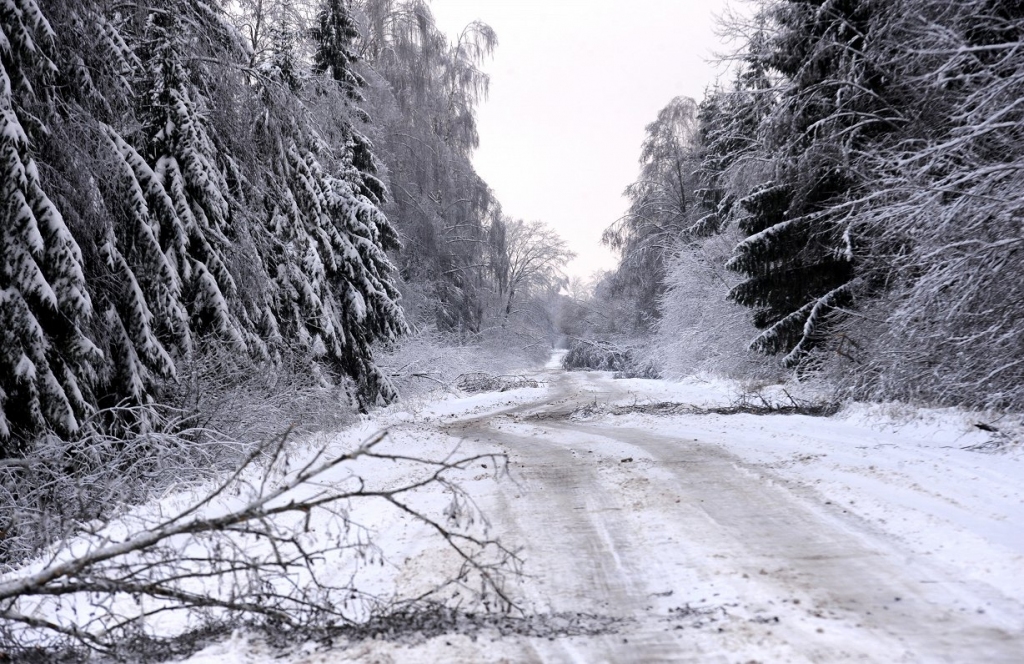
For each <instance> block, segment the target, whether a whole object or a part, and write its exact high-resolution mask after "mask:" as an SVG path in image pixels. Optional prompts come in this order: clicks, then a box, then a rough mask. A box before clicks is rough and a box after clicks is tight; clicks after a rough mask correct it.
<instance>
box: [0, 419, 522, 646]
mask: <svg viewBox="0 0 1024 664" xmlns="http://www.w3.org/2000/svg"><path fill="white" fill-rule="evenodd" d="M386 438H387V434H386V432H380V433H377V434H375V435H374V436H371V437H370V438H368V439H367V440H365V441H364V442H363V443H361V444H360V445H358V446H357V447H356V448H355V449H352V450H350V451H345V452H343V453H341V454H337V455H333V456H332V455H331V454H330V452H331V449H330V448H329V447H327V446H323V447H320V448H318V449H316V450H315V451H314V452H313V453H312V454H311V455H310V456H309V457H308V458H306V459H305V460H303V462H302V463H301V465H300V466H299V467H298V468H297V469H293V468H292V467H291V465H292V463H293V462H294V459H293V458H292V457H293V453H292V452H290V451H289V450H288V446H286V444H285V443H286V442H287V439H288V432H286V433H285V434H283V435H282V436H280V437H279V438H278V439H276V440H274V441H272V442H271V443H270V444H268V445H264V446H261V447H260V448H259V449H257V450H255V451H253V452H252V453H251V454H250V455H248V456H247V457H246V459H245V460H244V462H243V463H242V464H241V465H240V466H239V467H238V468H237V469H236V470H235V471H234V472H232V473H231V474H230V475H229V476H228V477H227V478H226V479H223V480H221V481H220V482H219V483H217V484H215V485H214V486H212V487H211V488H209V489H208V490H206V491H204V492H203V493H202V494H201V496H200V497H199V498H198V499H195V500H192V501H191V502H186V501H184V500H182V497H181V496H177V497H173V496H172V497H171V498H170V499H169V500H167V501H164V503H161V505H160V506H159V507H153V506H150V507H146V508H140V509H137V510H134V511H133V512H132V513H130V514H127V515H122V516H121V517H120V518H119V519H117V520H99V521H97V522H96V523H93V524H91V525H90V526H88V527H85V528H84V529H83V530H82V532H80V533H79V534H77V535H76V536H74V537H73V538H70V539H68V540H66V541H64V542H62V543H61V544H59V545H57V546H55V547H52V550H51V551H50V553H49V555H48V557H47V558H46V559H44V560H42V561H39V562H37V563H36V564H33V565H30V566H29V567H27V568H26V569H25V570H24V571H16V572H13V573H10V574H8V575H7V576H6V577H5V578H4V579H3V581H0V638H2V640H3V642H4V643H5V644H7V645H6V647H7V648H10V649H12V651H16V650H18V649H22V650H26V651H27V650H28V649H31V648H38V647H40V646H43V647H57V646H65V645H68V644H71V645H78V646H83V645H84V646H88V647H90V648H94V649H99V650H105V651H109V650H111V649H113V648H114V647H115V645H116V644H117V643H118V642H119V641H121V640H123V639H125V638H128V637H140V636H142V637H148V638H151V637H154V636H161V635H162V634H163V632H166V630H167V629H168V625H171V624H174V623H173V621H176V624H177V625H178V627H177V628H171V631H175V629H176V630H177V631H179V632H181V631H190V630H194V629H198V628H201V627H203V626H204V625H208V624H213V623H223V622H227V623H236V624H237V623H240V622H242V621H245V622H248V623H251V624H255V625H260V624H274V625H275V628H276V629H288V630H303V629H311V628H316V627H323V626H327V625H337V624H351V623H353V622H355V621H358V620H361V619H365V618H368V617H370V616H375V615H378V616H379V615H383V614H386V613H387V612H389V611H392V610H394V609H395V608H396V607H399V606H409V605H413V604H415V603H416V602H418V601H423V600H427V599H431V600H433V599H437V598H438V597H439V592H440V591H442V590H444V589H447V588H450V587H452V586H458V587H460V588H465V589H468V590H470V591H471V593H474V594H475V595H477V596H478V597H479V598H481V599H482V600H483V601H484V605H485V606H486V607H487V609H488V610H499V611H507V610H510V609H511V608H513V606H514V602H513V601H512V599H511V598H510V597H509V596H508V595H507V593H506V591H505V588H504V586H505V581H506V579H507V578H508V577H509V576H510V575H512V576H515V575H518V574H519V571H520V561H519V559H518V558H517V556H516V554H515V552H514V551H512V550H510V549H508V548H507V547H505V546H504V545H503V544H501V543H500V542H499V541H498V540H497V539H496V538H494V537H492V536H491V535H490V534H489V528H488V524H487V522H486V520H485V519H483V518H482V515H481V514H480V512H479V510H478V509H477V508H476V506H475V504H474V503H473V502H472V500H471V499H470V498H469V496H468V495H467V494H466V493H465V492H464V491H463V490H462V489H461V488H460V487H459V485H458V484H457V482H456V480H457V475H458V474H459V473H461V472H462V471H465V470H468V469H469V468H471V467H476V466H478V465H481V464H482V465H488V466H489V467H491V468H494V469H495V470H497V471H499V472H500V471H501V469H503V468H504V467H505V459H504V457H503V456H501V455H494V454H483V455H474V456H466V457H460V458H447V459H444V460H441V461H434V460H430V459H425V458H419V457H415V456H408V455H403V454H397V453H390V452H387V451H384V450H382V449H381V443H382V442H383V441H384V440H385V439H386ZM396 464H399V467H400V469H401V472H400V474H399V475H398V476H396V473H395V470H396ZM438 492H440V493H441V494H442V495H447V496H448V507H447V508H446V509H445V510H444V513H443V518H438V517H436V516H434V515H433V514H431V513H430V511H429V510H426V509H423V508H422V507H420V506H419V505H420V503H421V502H422V500H419V499H418V498H417V497H418V496H419V497H422V496H424V495H428V494H435V495H436V494H437V493H438ZM372 501H377V502H378V503H382V504H384V505H387V506H390V508H392V509H397V510H398V511H399V512H400V513H401V514H402V515H404V517H405V518H407V519H410V520H411V521H413V522H416V523H419V524H421V525H422V526H423V527H425V528H426V529H427V530H428V531H429V532H431V533H433V535H434V536H436V537H438V538H439V539H440V542H441V543H442V545H443V546H445V547H447V548H448V549H449V550H451V551H452V552H454V554H455V555H456V557H457V559H458V560H459V561H461V566H460V567H459V569H458V570H457V571H454V572H453V573H452V574H450V575H448V576H447V577H446V578H444V579H441V580H439V581H438V582H437V583H436V584H434V587H433V588H432V589H431V590H429V591H426V592H423V593H421V594H420V595H419V596H417V597H415V598H412V599H406V600H402V599H400V598H399V597H398V596H397V595H391V596H385V595H383V594H375V593H369V592H364V591H362V590H360V588H359V587H358V586H357V577H356V575H357V574H358V571H359V570H360V569H362V568H365V567H366V566H368V565H371V564H379V565H383V564H384V563H385V556H386V552H384V551H382V550H381V549H380V548H379V547H378V546H377V545H376V544H375V543H374V541H373V540H372V536H371V533H370V531H369V530H368V529H367V528H366V527H363V526H360V525H359V524H357V522H356V521H355V520H354V517H353V516H352V510H353V509H355V508H357V507H358V505H363V504H365V503H368V502H372ZM340 569H347V571H346V573H339V571H340Z"/></svg>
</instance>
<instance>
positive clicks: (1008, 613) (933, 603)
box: [196, 367, 1024, 664]
mask: <svg viewBox="0 0 1024 664" xmlns="http://www.w3.org/2000/svg"><path fill="white" fill-rule="evenodd" d="M543 379H544V380H546V381H547V384H546V387H544V388H540V389H534V390H519V391H517V392H516V393H510V396H508V397H504V396H502V397H499V396H498V395H484V397H470V398H469V399H463V400H452V401H449V402H443V403H441V404H440V405H438V404H435V405H434V406H433V407H430V408H425V409H424V410H422V411H421V412H418V413H416V414H415V416H414V417H411V418H406V419H405V421H406V424H405V425H396V426H398V427H399V428H401V426H408V427H416V428H417V429H418V430H421V431H422V430H424V429H425V428H432V429H433V431H434V432H436V433H438V434H443V435H442V436H441V437H442V438H447V439H453V440H461V441H463V443H462V444H463V445H464V446H469V447H470V448H471V449H472V450H473V451H476V450H477V448H479V449H482V450H493V449H498V450H500V451H503V452H504V453H506V454H507V455H508V457H509V460H510V467H511V474H512V479H511V480H510V479H504V480H501V481H498V482H480V483H477V484H478V486H477V485H476V484H475V485H474V488H473V491H474V492H475V493H476V494H477V499H478V500H479V501H480V504H481V505H482V507H483V508H484V509H485V511H486V512H487V513H488V515H489V517H490V519H491V521H492V523H493V525H494V528H495V529H496V531H497V532H500V533H502V540H503V541H505V542H507V543H509V544H515V545H519V546H521V547H522V557H523V559H524V561H525V573H526V575H527V576H526V578H525V579H524V581H523V582H522V583H521V584H520V585H518V586H517V588H516V589H514V590H515V592H516V593H517V594H518V597H519V598H520V602H521V604H522V605H523V606H524V608H526V609H527V610H528V611H530V612H532V613H534V614H538V615H555V616H559V618H558V620H563V621H565V620H569V621H570V622H572V623H573V625H575V626H576V628H577V629H576V631H575V632H573V631H572V630H571V629H570V630H568V633H560V634H558V633H553V634H548V635H544V634H541V635H531V636H524V635H506V636H501V635H499V634H497V633H493V634H489V633H488V632H487V631H486V630H485V631H483V632H479V633H474V634H472V635H466V634H457V633H454V634H446V635H442V636H438V637H433V638H429V639H419V640H416V639H413V640H412V641H410V640H408V639H406V640H405V641H404V642H389V641H386V640H383V641H381V640H376V641H367V642H362V643H350V644H348V645H347V646H346V647H343V648H334V649H331V650H327V651H322V650H320V651H315V652H307V653H305V654H303V655H301V656H296V658H295V660H294V661H302V662H306V661H308V662H341V661H360V662H375V663H381V664H384V663H392V662H393V663H399V662H691V661H692V662H765V663H767V662H886V663H888V662H1016V663H1019V662H1024V606H1022V603H1021V599H1022V597H1024V493H1022V486H1024V483H1022V478H1024V473H1022V468H1021V467H1022V465H1024V464H1022V460H1024V459H1022V455H1021V454H1020V453H1019V450H1018V451H1016V452H1015V451H1013V450H1012V449H1011V450H1010V451H1009V452H1003V453H1000V454H991V453H988V454H986V453H979V452H977V451H967V450H964V449H962V448H964V447H967V446H969V445H972V444H978V443H984V442H985V438H984V434H982V433H981V432H979V431H978V430H976V429H974V430H973V432H971V431H970V430H971V425H970V422H968V421H966V420H963V416H962V415H961V416H958V415H956V414H952V413H948V412H937V411H932V412H931V415H930V417H926V416H923V415H921V414H920V413H917V414H916V415H908V414H906V413H903V414H896V415H894V414H893V413H884V412H878V411H872V410H870V409H867V408H866V407H862V408H861V411H860V412H852V413H851V412H846V413H844V414H840V415H839V416H836V417H832V418H813V417H806V416H797V415H791V416H784V415H768V416H757V415H749V414H694V413H681V414H680V413H676V414H669V415H666V414H664V413H662V414H658V413H657V412H653V413H652V412H651V411H657V408H645V407H644V404H655V403H659V402H665V401H672V402H675V403H689V404H693V405H695V406H701V405H714V404H715V403H716V399H717V400H718V403H727V402H728V396H727V394H726V392H728V389H727V387H725V386H723V385H721V384H715V383H709V384H699V383H690V384H670V383H662V382H656V381H637V380H631V381H614V380H611V378H610V376H609V375H607V374H586V373H573V374H568V373H565V372H562V371H560V370H558V369H555V368H553V367H552V368H549V370H548V371H547V373H546V374H545V375H544V376H543ZM616 406H617V408H616ZM958 418H959V419H958ZM399 419H402V418H399ZM429 558H430V556H429V552H428V553H426V554H423V555H421V556H420V560H419V561H418V564H419V565H420V566H422V567H424V568H429V567H430V566H431V564H432V563H431V562H430V560H429ZM573 621H574V622H573ZM221 647H222V648H228V649H229V650H230V648H231V647H229V645H228V644H224V645H223V646H221ZM233 647H234V648H235V653H234V654H237V655H239V656H240V657H241V658H242V659H244V656H243V655H242V653H241V652H240V650H239V649H241V650H244V649H245V648H244V647H243V646H241V645H240V644H235V646H233ZM250 647H251V644H250ZM250 652H251V651H250ZM224 654H225V651H224V650H220V651H218V650H217V648H213V649H210V650H208V651H207V652H206V653H203V654H201V655H199V656H198V657H196V661H201V660H202V659H203V657H204V656H209V657H210V659H211V660H216V661H223V659H222V656H223V655H224Z"/></svg>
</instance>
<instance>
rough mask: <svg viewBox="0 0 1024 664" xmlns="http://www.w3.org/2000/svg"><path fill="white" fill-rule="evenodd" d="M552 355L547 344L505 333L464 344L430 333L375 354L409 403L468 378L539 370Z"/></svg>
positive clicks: (483, 335)
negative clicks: (535, 367)
mask: <svg viewBox="0 0 1024 664" xmlns="http://www.w3.org/2000/svg"><path fill="white" fill-rule="evenodd" d="M550 351H551V347H550V344H549V343H548V342H547V340H540V341H537V340H535V339H533V338H532V337H527V336H523V335H520V334H517V333H516V332H514V331H511V330H507V329H504V328H494V329H491V330H487V331H484V332H483V333H481V334H479V335H475V336H473V337H470V338H469V339H464V340H460V339H458V338H457V337H454V336H452V335H445V334H442V333H440V332H438V331H437V330H434V329H430V328H427V329H424V330H421V331H419V332H417V333H415V334H410V335H408V336H406V337H404V338H402V339H401V340H400V341H399V342H397V343H395V344H392V345H390V346H388V347H387V348H385V349H382V350H379V351H376V354H377V358H378V363H379V366H380V367H381V370H382V371H383V373H384V374H385V375H386V376H387V377H388V379H389V380H390V381H391V382H392V384H393V385H394V386H395V389H396V390H397V391H398V394H399V396H400V398H402V399H409V398H412V397H416V396H420V395H423V394H426V393H428V392H432V391H435V390H452V389H455V388H457V387H458V382H459V379H460V378H461V377H464V376H470V375H475V376H480V375H488V376H499V375H502V374H507V373H509V372H514V371H519V370H522V369H527V368H530V367H534V366H538V365H540V364H541V363H542V362H543V361H544V360H546V359H547V357H548V355H549V354H550Z"/></svg>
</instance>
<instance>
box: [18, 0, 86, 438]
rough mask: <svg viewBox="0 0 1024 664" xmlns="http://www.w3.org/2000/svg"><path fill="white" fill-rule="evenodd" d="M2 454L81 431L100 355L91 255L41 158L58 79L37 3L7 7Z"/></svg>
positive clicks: (50, 35)
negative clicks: (23, 442) (40, 437)
mask: <svg viewBox="0 0 1024 664" xmlns="http://www.w3.org/2000/svg"><path fill="white" fill-rule="evenodd" d="M0 30H2V32H0V37H2V41H0V453H9V452H11V451H12V450H13V449H14V447H12V445H13V444H12V443H11V442H10V440H11V436H12V435H13V434H16V433H22V434H24V433H31V432H33V431H38V430H39V429H42V428H45V427H49V428H52V429H54V430H56V431H57V432H59V433H61V434H62V435H73V434H74V433H76V432H77V430H78V427H79V424H80V421H81V418H82V416H84V415H86V414H88V413H89V412H90V404H89V403H88V396H87V394H88V392H87V391H88V389H89V382H90V379H91V378H92V377H93V375H94V366H93V365H94V363H96V362H98V361H100V359H101V356H100V354H99V352H98V350H97V349H96V347H95V345H94V344H93V343H92V342H91V341H90V340H89V338H88V337H87V336H86V335H85V334H84V332H83V326H84V325H85V324H86V323H87V322H88V319H89V317H90V316H91V314H92V303H91V298H90V297H89V294H88V291H87V288H86V283H85V278H84V275H83V269H82V254H81V251H80V249H79V246H78V243H77V242H76V241H75V239H74V237H72V235H71V233H70V231H69V229H68V227H67V225H66V224H65V222H64V219H63V217H62V216H61V214H60V212H59V210H58V209H57V208H56V206H55V205H54V204H53V202H52V201H51V200H50V198H49V196H48V195H47V193H46V192H45V191H44V189H43V187H42V186H41V181H40V176H39V167H38V164H37V161H36V156H35V154H34V152H35V150H34V146H33V144H34V138H35V135H36V134H44V133H45V131H44V128H43V126H42V119H41V118H40V117H39V115H36V114H34V113H33V112H31V110H30V109H32V108H33V107H35V108H36V109H37V112H39V113H41V112H43V111H44V110H45V109H46V107H47V106H48V100H49V95H50V94H51V92H52V91H51V89H50V87H51V86H52V81H53V76H54V73H55V70H56V67H55V65H54V64H53V61H52V60H51V57H50V56H51V54H52V52H53V47H54V39H55V35H54V33H53V30H52V28H51V27H50V25H49V23H48V21H47V20H46V18H45V17H44V16H43V14H42V12H41V11H40V9H39V7H38V5H37V4H36V3H35V2H34V0H4V2H2V3H0Z"/></svg>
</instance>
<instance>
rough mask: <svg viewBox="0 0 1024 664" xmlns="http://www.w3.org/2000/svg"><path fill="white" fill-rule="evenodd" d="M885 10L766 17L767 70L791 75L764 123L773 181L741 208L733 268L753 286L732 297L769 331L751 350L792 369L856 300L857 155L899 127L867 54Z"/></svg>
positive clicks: (860, 189) (805, 5)
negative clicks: (781, 357)
mask: <svg viewBox="0 0 1024 664" xmlns="http://www.w3.org/2000/svg"><path fill="white" fill-rule="evenodd" d="M878 7H879V3H878V2H876V1H875V0H816V1H811V0H787V1H786V2H783V3H780V4H778V5H770V6H769V7H768V9H767V10H766V11H767V16H768V18H769V19H770V20H771V23H770V25H774V26H775V29H774V33H773V34H771V36H770V38H769V40H768V44H767V46H766V47H765V53H764V58H765V63H766V64H767V65H768V66H769V67H771V69H773V70H774V71H777V72H778V73H779V74H781V75H782V76H783V77H784V78H785V82H784V83H783V85H782V88H781V90H780V91H779V93H778V98H779V101H778V105H777V106H776V107H775V109H774V111H773V113H772V115H771V117H770V118H769V119H768V120H767V121H766V122H765V123H763V124H762V127H763V132H762V136H763V142H764V151H763V156H764V157H765V158H766V159H769V160H770V161H771V162H772V165H773V168H772V170H773V171H774V172H773V173H772V174H771V175H770V178H769V179H768V181H767V182H765V183H763V184H762V185H760V186H759V187H757V188H756V189H754V190H753V191H751V192H750V193H749V195H747V196H746V197H745V198H744V199H743V200H741V201H740V205H742V209H743V214H742V217H741V219H740V221H739V224H740V228H741V229H742V231H743V232H744V233H745V234H746V235H747V236H748V237H747V238H746V239H745V240H744V241H742V242H741V243H740V244H739V245H738V246H737V247H736V249H735V251H734V255H733V257H732V258H731V259H730V261H729V263H728V267H730V268H731V269H733V270H736V271H738V272H741V273H742V274H743V275H744V276H745V277H746V279H745V281H743V282H742V283H740V284H739V285H737V286H736V287H735V288H733V290H732V291H731V293H730V297H731V298H732V299H733V300H735V301H736V302H739V303H740V304H744V305H746V306H749V307H752V308H754V309H755V314H754V322H755V324H756V325H757V327H759V328H762V329H763V330H764V331H763V332H762V333H761V334H760V335H759V336H758V337H757V338H756V339H755V340H754V342H753V343H752V347H753V348H755V349H757V350H760V351H763V352H767V353H786V354H787V355H786V358H785V359H786V361H787V362H788V363H796V362H798V361H799V360H800V359H801V358H802V357H803V356H804V355H805V354H806V353H807V352H808V351H810V350H811V349H812V348H814V347H815V346H817V345H820V344H822V343H824V342H825V341H826V338H827V336H826V335H827V329H828V324H829V321H830V320H834V318H835V316H834V314H836V313H837V312H840V311H841V310H842V309H843V308H844V307H847V306H849V305H851V304H852V302H853V299H854V293H855V289H856V286H857V282H856V281H855V280H856V277H857V269H856V267H857V262H856V261H857V247H858V242H860V238H859V237H858V236H857V229H856V228H855V227H854V226H853V225H852V224H851V222H850V219H851V210H853V209H855V208H856V207H857V205H858V200H859V199H860V198H861V197H862V196H864V195H865V193H866V189H865V185H866V183H865V182H864V181H863V180H862V178H861V177H860V176H859V175H858V174H857V173H856V172H855V169H853V168H851V165H850V164H851V161H850V157H851V154H854V153H856V152H858V151H861V150H864V149H865V148H866V146H867V145H869V144H870V143H872V142H873V141H875V140H877V139H878V137H879V136H880V135H884V134H885V132H886V131H891V128H892V126H893V122H894V120H893V118H892V113H891V108H890V105H889V103H888V102H887V100H886V91H887V89H886V77H885V76H884V75H883V74H882V73H881V72H880V71H879V70H878V69H877V68H876V67H875V66H874V63H872V62H871V60H870V58H868V57H867V56H866V55H865V51H866V49H867V47H868V45H869V43H870V40H871V38H872V28H873V19H874V18H875V17H876V15H877V12H878Z"/></svg>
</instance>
